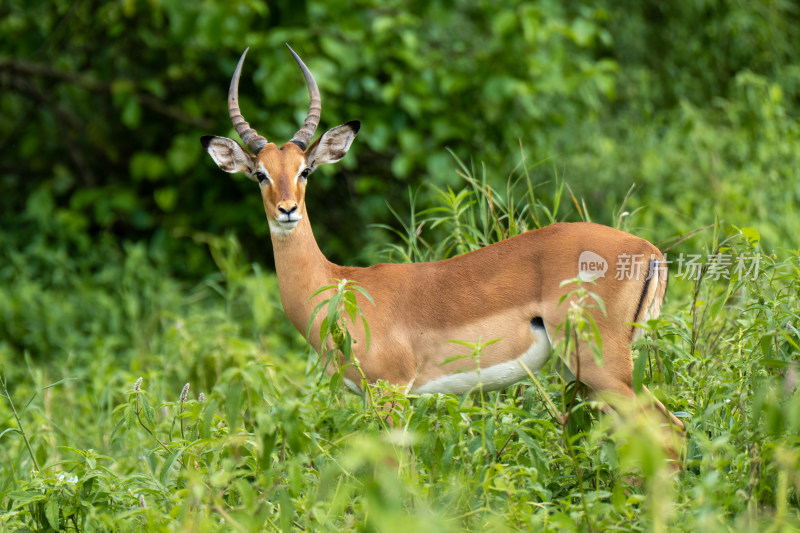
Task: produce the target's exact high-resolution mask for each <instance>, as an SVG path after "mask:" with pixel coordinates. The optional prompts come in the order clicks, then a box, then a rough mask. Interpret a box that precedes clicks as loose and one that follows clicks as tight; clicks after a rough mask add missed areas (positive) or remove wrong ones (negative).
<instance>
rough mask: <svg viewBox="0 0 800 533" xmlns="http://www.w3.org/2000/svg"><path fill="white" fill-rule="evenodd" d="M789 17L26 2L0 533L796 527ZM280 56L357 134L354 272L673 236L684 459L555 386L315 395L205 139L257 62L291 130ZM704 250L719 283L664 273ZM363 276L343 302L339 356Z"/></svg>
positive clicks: (325, 191)
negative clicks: (536, 236)
mask: <svg viewBox="0 0 800 533" xmlns="http://www.w3.org/2000/svg"><path fill="white" fill-rule="evenodd" d="M799 17H800V11H798V9H797V7H796V5H795V4H794V3H793V2H790V1H788V0H777V1H770V2H738V1H733V0H697V1H687V2H680V3H674V2H673V3H664V2H653V1H650V0H647V1H643V2H630V1H624V2H592V3H564V2H557V1H553V0H542V1H537V2H523V1H521V0H505V1H503V2H487V1H482V0H477V1H468V0H457V1H453V0H444V1H433V2H411V3H408V2H396V1H389V2H387V1H382V2H374V1H372V0H355V1H348V2H344V3H341V2H340V3H337V4H332V3H324V2H314V1H310V0H309V1H306V2H299V3H298V2H288V1H285V0H278V1H276V2H268V3H263V2H256V1H241V2H233V3H232V2H223V1H221V0H205V1H203V2H178V1H175V0H164V1H161V2H141V1H139V2H137V1H132V0H125V1H121V2H107V1H99V0H86V1H82V2H72V1H67V0H49V1H47V2H44V1H36V0H34V1H25V2H22V1H21V0H9V1H7V2H4V3H3V4H2V6H0V35H2V37H3V39H0V88H2V92H0V139H2V142H3V150H2V153H0V224H1V225H2V227H3V231H2V232H0V380H2V382H3V384H4V386H3V389H2V397H0V530H4V531H5V530H9V531H192V530H193V531H230V530H237V531H260V530H264V531H274V530H278V529H280V530H283V531H288V530H292V529H300V528H303V529H305V530H311V531H334V530H335V531H348V530H360V531H361V530H363V531H394V530H398V531H408V530H409V529H412V530H417V531H428V530H430V531H436V532H441V531H464V530H466V531H472V530H475V531H478V530H480V531H486V530H490V531H519V530H541V529H546V530H555V529H558V530H566V531H606V530H625V531H644V530H647V531H650V530H652V531H666V530H670V531H672V530H678V531H698V530H702V531H756V530H763V531H794V530H797V529H798V528H799V527H800V515H799V514H798V508H799V507H800V497H799V496H798V494H800V440H799V439H798V435H799V434H800V396H799V394H800V393H799V392H798V370H800V369H799V368H798V365H800V331H799V330H800V325H799V324H800V320H799V319H800V316H798V311H797V310H798V308H800V305H799V302H798V298H800V255H799V254H798V251H797V250H796V248H797V246H796V245H793V244H791V243H795V242H796V241H797V238H796V229H797V228H798V227H800V219H798V214H797V210H796V209H795V206H796V205H798V203H800V179H798V178H799V176H798V169H800V161H799V160H798V158H799V157H800V128H799V127H798V115H797V110H798V109H800V106H799V105H798V104H800V56H798V51H797V45H796V43H798V42H800V20H799V19H798V18H799ZM284 42H290V43H291V44H292V45H293V46H294V48H295V49H296V50H298V51H299V52H300V53H301V54H302V56H303V57H304V59H305V60H306V62H307V63H308V65H309V66H310V68H311V69H312V71H313V72H314V73H315V75H316V77H317V80H318V82H319V85H320V87H321V90H322V93H323V99H324V101H325V110H324V113H323V119H322V120H323V122H322V125H321V128H326V127H330V126H333V125H336V124H339V123H342V122H344V121H346V120H350V119H360V120H361V121H362V123H363V125H364V126H363V128H362V130H361V135H360V136H359V138H358V142H357V143H356V144H355V145H354V149H353V151H352V152H353V153H352V154H351V155H350V156H348V157H347V158H345V160H344V161H342V163H341V164H340V165H338V167H337V168H336V169H321V170H320V172H318V173H317V174H315V176H314V179H313V180H312V182H313V183H311V184H310V186H309V189H308V202H309V213H310V214H311V216H312V220H313V222H314V229H315V233H316V235H317V238H318V240H319V242H320V243H321V246H322V248H323V250H325V252H326V253H328V254H329V255H330V256H332V258H333V259H341V258H344V259H346V260H347V261H348V262H352V261H356V262H359V261H360V262H367V261H370V260H372V259H373V258H374V256H375V255H377V254H376V253H375V250H381V251H382V252H383V253H382V255H383V256H384V257H386V256H388V257H389V258H390V259H391V260H396V261H424V260H434V259H440V258H445V257H451V256H453V255H456V254H460V253H464V252H467V251H470V250H474V249H476V248H479V247H481V246H484V245H486V244H489V243H491V242H495V241H497V240H500V239H502V238H506V237H510V236H513V235H517V234H519V233H521V232H524V231H526V230H528V229H532V228H536V227H541V226H544V225H547V224H550V223H552V222H554V221H561V220H576V219H580V220H595V221H598V222H603V223H607V224H610V225H613V226H616V227H620V228H621V229H626V230H628V231H631V232H633V233H636V234H638V235H641V236H643V237H645V238H648V239H650V240H653V241H655V242H657V243H658V244H660V245H661V246H662V248H665V249H666V248H669V250H667V258H668V260H671V261H672V263H671V266H670V274H671V279H670V290H669V294H668V300H667V304H666V306H665V309H664V310H663V312H662V315H661V316H660V317H659V318H658V319H656V320H653V321H650V322H649V323H647V324H642V326H643V327H644V328H645V329H646V330H647V331H648V333H647V335H646V336H645V337H644V338H642V339H641V340H640V341H638V343H637V350H638V354H637V355H636V360H635V362H634V372H635V375H634V379H635V381H636V383H637V384H643V385H646V386H647V387H648V388H649V389H650V390H651V391H652V392H653V393H654V394H655V395H656V396H657V397H658V398H659V399H660V400H661V401H662V402H663V403H665V404H666V405H668V406H669V407H670V409H672V410H673V411H674V412H675V413H676V415H677V416H678V417H679V418H681V419H682V420H683V421H684V422H686V424H687V427H688V434H687V439H686V442H685V447H684V451H683V457H682V460H683V463H684V465H685V469H684V470H683V471H681V472H678V473H671V471H670V469H669V467H668V462H667V461H666V459H667V458H666V457H665V456H664V453H663V451H662V450H663V448H662V447H661V445H660V443H661V440H662V438H663V435H661V434H660V432H659V431H658V429H657V428H655V427H653V426H651V425H650V424H649V423H648V422H647V421H646V420H639V419H637V420H636V421H631V420H626V419H623V418H620V417H618V416H616V415H614V414H610V415H601V416H596V411H595V409H594V407H595V405H594V404H593V403H592V402H589V401H582V400H581V394H580V392H581V391H580V390H579V388H578V387H575V386H572V385H565V384H564V382H563V380H562V378H561V377H560V376H559V374H558V373H557V372H556V369H555V368H551V367H547V368H546V369H545V371H544V373H542V374H541V375H539V376H538V377H537V376H531V378H532V379H531V381H530V382H525V383H523V384H520V385H517V386H515V387H511V388H510V389H508V390H506V391H501V392H496V393H488V394H481V395H476V396H470V397H465V398H458V397H455V396H452V395H442V396H424V397H420V398H415V399H409V398H407V397H405V396H403V395H402V394H400V393H399V391H397V390H391V389H388V388H386V387H382V386H380V385H377V386H376V387H375V388H374V389H373V388H372V387H371V388H370V389H368V390H369V395H367V396H366V398H367V400H368V401H365V399H364V398H357V397H352V396H346V395H344V394H342V392H341V389H340V387H339V386H338V383H337V378H336V376H334V377H333V379H332V380H331V378H326V377H324V376H323V375H322V369H323V366H324V361H318V360H317V358H316V357H315V356H314V357H312V356H310V354H309V353H308V352H309V351H308V349H307V348H305V342H304V341H303V340H302V338H301V337H300V336H299V335H298V334H297V332H295V331H294V330H293V329H292V328H291V326H290V325H289V324H288V321H287V320H286V319H285V316H284V314H283V311H282V309H281V307H280V303H279V299H278V287H277V282H276V280H275V277H274V275H273V274H272V273H271V272H269V271H265V270H264V269H262V268H261V267H260V266H259V264H263V263H268V262H269V261H268V253H269V252H267V255H266V256H265V250H264V248H265V245H264V240H265V237H266V234H267V224H266V223H265V221H264V220H263V213H262V206H261V202H260V200H259V198H258V195H257V194H255V191H254V190H249V189H248V190H247V191H249V192H246V190H245V189H244V188H243V187H245V185H244V183H248V182H247V181H246V180H235V181H230V180H229V178H228V177H227V176H224V175H223V176H220V173H219V171H218V170H217V169H216V167H215V166H214V165H213V164H210V162H209V161H208V160H207V156H205V155H204V154H202V150H201V147H200V145H199V143H198V142H197V140H198V138H199V136H200V135H202V134H207V133H214V134H218V135H228V136H231V137H233V136H234V135H235V133H234V132H233V131H232V129H231V126H230V123H229V121H228V119H227V113H226V111H225V93H226V90H227V85H228V81H229V78H230V75H231V73H232V70H233V67H234V65H235V61H236V59H237V58H238V56H239V54H240V53H241V51H242V50H243V49H244V48H245V47H246V46H250V47H252V51H251V54H250V56H249V58H248V63H247V64H246V66H245V73H244V75H243V78H242V83H241V104H242V108H243V111H244V113H245V115H246V116H247V117H248V120H249V121H250V122H251V123H252V124H253V125H254V126H255V127H257V128H258V129H259V131H260V132H261V133H262V134H264V135H265V136H266V137H267V138H269V139H270V140H275V141H277V142H283V141H285V140H286V139H288V138H289V137H290V136H291V135H292V133H293V132H294V131H295V130H296V129H297V128H298V127H299V125H300V122H301V120H302V118H303V116H304V113H305V110H306V109H307V107H306V106H307V100H306V99H307V95H306V94H305V88H304V86H303V83H302V79H301V77H300V75H299V72H298V71H297V69H296V66H295V65H294V64H293V62H292V61H291V59H290V57H289V55H288V53H287V52H286V50H285V48H284V46H283V43H284ZM448 149H449V150H450V153H448ZM454 161H455V163H454ZM478 162H481V163H478ZM334 173H335V174H334ZM567 182H569V184H570V185H567ZM465 184H466V185H465ZM634 184H635V185H636V187H635V188H632V185H634ZM407 191H410V192H408V193H407ZM406 195H407V196H406ZM405 198H408V200H407V204H408V205H402V203H401V199H405ZM387 199H388V203H389V206H390V207H389V209H388V210H387V209H386V204H387ZM409 206H410V207H411V209H410V214H409V215H405V214H403V215H400V216H397V215H395V213H405V212H406V211H407V208H408V207H409ZM369 223H373V224H375V228H374V231H373V232H372V233H369V232H365V231H364V228H365V227H366V225H367V224H369ZM386 229H389V230H390V233H389V235H394V236H395V237H394V242H388V243H387V242H386V241H387V239H386V236H387V233H386V231H385V230H386ZM232 231H235V232H236V233H237V234H238V235H239V237H238V238H237V237H234V236H233V235H232V234H231V232H232ZM692 254H697V255H698V256H699V257H700V258H701V261H700V263H699V266H700V269H699V270H697V271H696V272H697V277H694V278H693V277H691V276H680V275H677V274H678V273H679V272H681V270H682V269H687V268H688V263H686V262H683V261H682V259H685V258H686V257H688V256H691V255H692ZM723 256H728V257H730V258H734V263H733V264H730V265H728V266H729V267H730V268H728V269H727V270H725V269H723V270H720V267H721V266H723V265H721V264H720V263H719V261H720V258H721V257H723ZM743 257H747V258H755V263H753V264H754V265H756V266H757V267H758V272H757V275H748V274H747V273H746V272H743V271H740V272H738V273H737V271H736V270H735V266H736V262H735V261H736V258H743ZM589 289H590V287H589ZM354 290H357V288H355V287H352V286H350V285H348V284H347V283H345V284H344V285H343V286H340V285H339V283H338V282H337V285H336V287H335V290H331V291H330V292H327V293H325V295H326V297H327V296H329V299H328V300H327V303H326V305H327V307H323V308H321V309H320V312H321V313H322V312H324V313H325V314H326V316H327V315H330V318H328V320H327V323H326V326H327V327H326V329H327V332H328V333H329V334H332V335H333V337H332V339H333V342H334V344H335V345H338V346H342V347H344V346H346V342H345V341H346V339H347V335H348V327H349V326H350V325H352V323H353V322H354V321H357V320H358V316H359V311H360V310H359V309H358V306H357V305H355V304H356V300H355V298H354V296H355V293H354V292H353V291H354ZM348 295H349V296H348ZM587 298H588V295H587ZM359 301H363V300H361V299H359ZM587 303H590V304H591V303H592V302H591V299H588V300H587ZM582 317H583V318H585V315H581V314H578V315H577V316H576V320H577V322H576V328H577V329H576V332H578V333H581V334H584V335H589V336H591V330H592V327H591V324H590V323H586V322H580V320H582ZM581 324H582V325H581ZM334 325H335V326H336V327H334ZM485 341H487V342H488V341H490V339H485ZM467 348H468V349H470V350H471V352H472V355H473V356H475V357H479V356H480V346H470V347H467ZM139 377H141V378H142V380H141V381H139V386H138V387H137V385H136V383H137V379H138V378H139ZM187 382H190V383H191V384H192V386H191V389H186V388H185V387H184V388H182V386H183V384H184V383H187ZM531 383H532V385H531ZM132 384H133V386H132ZM143 384H144V385H145V386H144V387H142V385H143ZM190 390H191V391H197V392H202V393H203V400H202V401H200V396H199V394H198V395H197V396H195V395H194V393H193V392H190ZM184 391H185V392H184ZM390 408H394V409H393V410H392V411H391V412H392V422H393V427H394V428H395V429H387V428H386V424H385V423H384V420H383V418H384V417H385V416H386V414H385V413H386V412H387V411H388V410H389V409H390ZM15 412H16V414H15Z"/></svg>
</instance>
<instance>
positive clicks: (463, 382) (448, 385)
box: [410, 329, 550, 394]
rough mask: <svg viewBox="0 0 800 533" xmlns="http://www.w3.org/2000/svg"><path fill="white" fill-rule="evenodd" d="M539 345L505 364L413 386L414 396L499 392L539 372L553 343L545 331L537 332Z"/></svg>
mask: <svg viewBox="0 0 800 533" xmlns="http://www.w3.org/2000/svg"><path fill="white" fill-rule="evenodd" d="M536 331H537V333H539V332H540V333H541V334H540V335H537V337H538V339H540V340H539V341H538V342H535V343H534V344H532V345H531V346H530V348H528V349H527V350H526V351H525V353H523V354H522V355H520V356H519V357H516V358H514V359H512V360H510V361H506V362H505V363H499V364H497V365H494V366H490V367H486V368H481V369H480V371H476V370H472V371H468V372H457V373H455V374H449V375H447V376H442V377H440V378H436V379H432V380H431V381H428V382H427V383H423V384H422V385H419V386H414V385H412V388H411V391H410V393H411V394H435V393H437V392H438V393H453V394H467V393H468V392H471V391H473V390H476V389H483V390H497V389H502V388H505V387H508V386H510V385H513V384H514V383H517V382H518V381H522V380H523V379H525V378H527V377H528V372H538V371H539V370H540V369H541V368H542V367H543V366H544V364H545V363H546V362H547V360H548V358H549V357H550V343H549V342H548V341H547V336H546V335H545V333H544V330H543V329H537V330H536Z"/></svg>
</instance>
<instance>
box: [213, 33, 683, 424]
mask: <svg viewBox="0 0 800 533" xmlns="http://www.w3.org/2000/svg"><path fill="white" fill-rule="evenodd" d="M289 50H290V51H291V53H292V55H293V56H294V58H295V60H296V61H297V64H298V65H299V66H300V69H301V70H302V72H303V75H304V76H305V79H306V84H307V85H308V92H309V95H310V98H311V104H310V108H309V112H308V116H307V118H306V120H305V123H304V124H303V126H302V127H301V128H300V130H298V132H297V133H296V134H295V135H294V137H292V139H291V140H290V141H289V142H288V143H286V144H284V145H283V146H281V147H278V146H277V145H276V144H273V143H270V142H268V141H267V140H266V139H265V138H264V137H262V136H260V135H259V134H258V133H257V132H256V130H255V129H253V128H251V127H250V125H249V124H248V123H247V122H246V121H245V119H244V117H243V116H242V115H241V113H240V111H239V103H238V94H239V77H240V76H241V72H242V64H243V63H244V58H245V55H246V54H247V50H245V52H244V53H243V54H242V56H241V58H240V59H239V63H238V65H237V66H236V70H235V71H234V73H233V78H232V80H231V84H230V89H229V92H228V112H229V114H230V118H231V121H232V122H233V126H234V128H235V129H236V132H237V133H238V134H239V137H241V139H242V140H243V141H244V142H245V143H246V144H247V146H248V148H249V149H250V151H252V153H251V152H250V151H248V150H246V149H245V148H244V147H243V146H241V145H240V144H239V143H238V142H236V141H234V140H232V139H228V138H225V137H215V136H204V137H203V138H202V139H201V142H202V144H203V147H204V148H205V149H206V150H207V151H208V153H209V155H210V156H211V158H212V159H213V160H214V162H216V163H217V165H218V166H219V167H220V168H221V169H222V170H224V171H225V172H232V173H233V172H242V173H244V174H246V175H247V176H248V177H250V178H251V179H253V180H254V181H257V182H258V184H259V188H260V189H261V198H262V200H263V202H264V209H265V210H266V214H267V220H268V221H269V227H270V232H271V236H272V245H273V247H274V254H275V268H276V271H277V275H278V285H279V287H280V295H281V302H282V304H283V308H284V310H285V311H286V314H287V315H288V317H289V320H290V321H291V322H292V324H294V326H295V328H297V330H298V331H300V333H302V334H303V335H306V333H307V327H308V321H309V318H310V317H311V314H312V311H313V309H314V307H315V306H316V305H317V303H319V301H320V299H321V298H324V296H322V295H320V296H317V297H315V298H311V299H310V296H311V295H312V294H313V293H314V292H315V291H316V290H317V289H319V288H320V287H322V286H324V285H329V284H330V282H331V279H333V278H337V279H348V280H354V281H356V282H357V283H358V284H359V285H360V286H362V287H363V288H364V289H366V291H367V292H368V293H369V294H370V295H371V296H372V298H373V299H374V305H372V304H370V303H368V302H367V301H366V299H362V300H361V301H360V302H359V303H360V306H361V309H362V310H363V312H364V315H365V318H366V320H367V323H368V325H369V328H370V334H371V341H370V345H369V347H368V349H367V346H366V342H365V341H364V337H365V335H364V330H363V328H359V327H354V328H353V331H352V332H351V333H352V334H353V337H354V338H355V339H356V344H355V346H354V351H355V355H356V357H357V359H358V361H359V362H360V365H361V368H362V370H363V372H364V374H365V375H366V377H367V379H368V380H369V381H370V382H374V381H376V380H379V379H384V380H386V381H387V382H389V383H392V384H396V385H399V386H401V387H402V388H403V389H404V390H406V391H408V392H409V393H435V392H442V393H446V392H453V393H456V394H464V393H467V392H469V391H470V390H473V389H474V388H475V387H477V386H481V387H483V388H484V389H498V388H502V387H505V386H508V385H511V384H512V383H515V382H517V381H520V380H522V379H524V378H525V377H527V375H528V373H527V370H530V371H536V370H538V369H540V368H541V367H542V365H544V364H545V362H546V361H547V359H548V357H549V353H550V347H551V344H553V343H554V342H555V340H556V339H557V338H559V336H560V335H562V334H561V332H560V330H558V331H557V328H558V326H559V324H561V323H562V322H563V321H564V319H565V315H566V311H567V308H568V307H569V302H563V303H561V304H560V305H559V300H560V299H561V298H562V296H563V295H565V294H566V292H567V291H569V290H570V289H569V287H566V288H564V287H562V286H561V285H560V283H561V281H562V280H564V279H568V278H575V277H576V276H578V275H579V260H582V259H581V254H582V253H584V252H588V253H589V257H590V258H591V259H592V260H594V261H595V262H598V263H602V262H603V261H605V262H607V263H606V265H608V264H612V265H613V264H615V263H616V261H617V258H618V257H619V258H627V260H629V262H630V264H631V267H632V269H631V270H630V273H636V275H631V276H621V277H623V278H630V279H621V280H620V279H615V277H620V276H614V275H613V273H612V274H610V275H608V276H605V277H599V278H598V279H596V281H595V284H594V285H592V286H591V290H592V291H593V292H594V293H596V294H597V295H599V296H600V298H601V299H602V300H603V302H604V303H605V307H606V313H605V314H604V313H602V312H601V311H600V310H598V309H593V310H590V311H589V312H591V313H592V314H593V317H594V319H595V321H596V323H597V326H598V329H599V331H600V333H601V337H602V351H603V353H602V366H598V364H596V363H595V359H594V355H593V352H592V349H591V347H588V346H582V347H579V349H578V350H576V354H573V355H572V356H571V360H570V361H569V362H568V363H567V364H568V366H569V367H570V368H571V369H572V371H573V373H574V374H576V375H577V376H578V378H579V379H580V381H582V382H583V383H585V384H586V385H588V386H589V387H590V388H591V389H592V390H593V391H595V392H597V393H601V394H602V393H606V392H612V393H616V394H618V395H621V396H623V397H627V398H634V397H635V394H634V390H633V388H632V370H633V363H632V359H631V346H630V343H631V340H632V339H633V337H634V335H635V334H636V331H635V328H634V327H633V326H632V325H631V324H632V323H633V322H642V321H644V320H646V319H648V318H650V317H655V316H656V315H657V314H658V312H659V310H660V308H661V303H662V301H663V299H664V293H665V291H666V288H667V277H666V269H665V268H664V266H665V265H666V263H665V262H664V258H663V256H662V255H661V252H660V251H659V250H658V249H657V248H656V247H655V246H653V245H652V244H650V243H649V242H647V241H645V240H642V239H640V238H638V237H634V236H632V235H629V234H627V233H624V232H622V231H619V230H616V229H613V228H609V227H606V226H600V225H596V224H589V223H573V224H566V223H560V224H554V225H552V226H549V227H546V228H542V229H537V230H534V231H529V232H527V233H525V234H523V235H519V236H516V237H513V238H510V239H507V240H504V241H502V242H498V243H496V244H492V245H491V246H487V247H485V248H481V249H480V250H476V251H474V252H471V253H468V254H465V255H462V256H459V257H455V258H452V259H448V260H446V261H438V262H434V263H416V264H378V265H374V266H371V267H368V268H355V267H342V266H338V265H335V264H333V263H331V262H330V261H328V260H327V259H326V258H325V256H324V255H323V254H322V252H321V251H320V249H319V247H318V246H317V243H316V241H315V240H314V235H313V233H312V231H311V224H310V222H309V219H308V213H307V211H306V204H305V193H306V184H307V180H308V176H309V175H310V174H311V173H312V172H313V171H314V170H315V169H316V168H317V166H319V165H321V164H322V163H335V162H337V161H339V160H340V159H342V157H344V155H345V154H346V153H347V150H348V149H349V148H350V145H351V143H352V142H353V139H354V138H355V136H356V133H357V132H358V129H359V126H360V123H359V122H358V121H353V122H348V123H346V124H343V125H341V126H337V127H335V128H332V129H330V130H328V131H326V132H325V133H323V134H322V136H321V137H320V138H319V139H317V140H316V142H314V143H311V139H312V138H313V136H314V132H315V131H316V128H317V125H318V124H319V120H320V112H321V100H320V94H319V90H318V88H317V84H316V82H315V81H314V77H313V76H312V75H311V72H310V71H309V70H308V68H307V67H306V66H305V64H304V63H303V61H302V60H301V59H300V57H298V55H297V54H295V53H294V51H293V50H292V49H291V48H289ZM584 257H587V256H584ZM358 297H359V298H362V297H361V296H360V295H359V296H358ZM322 314H324V313H320V316H318V317H317V318H316V320H315V322H314V324H313V327H312V328H311V332H310V334H309V335H308V341H309V342H310V343H311V344H312V345H313V346H314V348H315V349H316V350H317V351H318V352H320V353H322V349H323V347H322V346H321V342H320V340H319V328H320V324H321V321H322V316H321V315H322ZM494 339H499V340H498V341H497V342H495V343H493V344H490V345H488V346H486V347H485V348H484V350H483V352H482V353H481V354H480V360H479V361H480V371H479V372H477V371H476V367H475V364H476V363H475V361H474V360H473V359H471V358H455V359H453V360H450V361H448V359H451V358H453V357H454V356H458V355H463V353H464V347H463V346H459V345H458V344H454V343H453V342H452V341H453V340H459V341H467V342H476V341H483V342H486V341H489V340H494ZM445 361H448V362H446V363H445ZM344 376H345V378H346V379H347V381H348V382H349V383H348V384H349V385H350V386H352V387H357V388H360V387H361V385H359V384H360V383H361V379H360V375H359V374H358V373H357V371H356V370H355V369H353V368H352V366H349V367H347V368H345V370H344ZM653 405H655V407H656V408H657V409H658V410H659V411H661V412H662V413H663V414H664V416H665V417H666V418H667V420H669V421H670V422H671V423H672V425H673V426H675V427H677V428H679V429H683V427H684V426H683V423H681V422H680V421H679V420H678V419H677V418H675V416H674V415H672V414H671V413H670V412H669V411H667V409H666V408H665V407H664V406H663V405H662V404H661V403H660V402H659V401H658V400H657V399H653Z"/></svg>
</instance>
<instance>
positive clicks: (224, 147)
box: [200, 135, 256, 177]
mask: <svg viewBox="0 0 800 533" xmlns="http://www.w3.org/2000/svg"><path fill="white" fill-rule="evenodd" d="M200 144H202V145H203V148H205V149H206V152H208V155H210V156H211V159H213V160H214V162H215V163H216V164H217V166H218V167H219V168H221V169H222V170H224V171H225V172H231V173H234V172H242V173H244V174H247V175H248V177H249V176H252V175H253V173H254V172H255V169H256V164H255V159H256V158H255V156H254V155H252V154H251V153H250V152H248V151H247V150H245V149H244V148H243V147H242V145H241V144H239V143H237V142H236V141H234V140H233V139H228V138H227V137H216V136H214V135H204V136H202V137H201V138H200Z"/></svg>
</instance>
